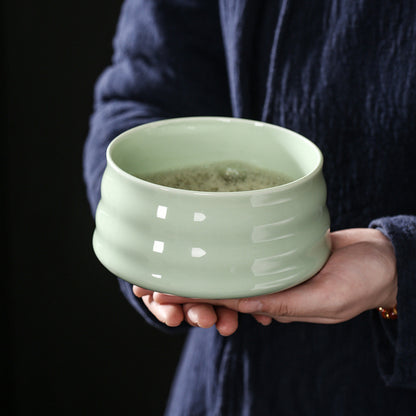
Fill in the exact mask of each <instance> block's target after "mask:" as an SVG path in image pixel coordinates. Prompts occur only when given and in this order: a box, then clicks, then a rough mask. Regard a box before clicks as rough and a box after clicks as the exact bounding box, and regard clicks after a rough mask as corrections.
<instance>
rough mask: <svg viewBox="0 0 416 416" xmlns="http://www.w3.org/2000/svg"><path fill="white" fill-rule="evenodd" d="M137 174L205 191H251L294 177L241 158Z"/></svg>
mask: <svg viewBox="0 0 416 416" xmlns="http://www.w3.org/2000/svg"><path fill="white" fill-rule="evenodd" d="M137 176H138V177H140V178H141V179H144V180H146V181H148V182H152V183H156V184H159V185H164V186H169V187H171V188H178V189H188V190H191V191H203V192H236V191H251V190H255V189H263V188H271V187H273V186H278V185H283V184H285V183H288V182H291V181H292V179H291V178H289V177H288V176H287V175H285V174H282V173H280V172H276V171H272V170H266V169H263V168H259V167H257V166H254V165H251V164H249V163H245V162H239V161H224V162H216V163H210V164H206V165H201V166H194V167H188V168H183V169H175V170H169V171H164V172H157V173H153V174H151V175H140V176H139V175H137Z"/></svg>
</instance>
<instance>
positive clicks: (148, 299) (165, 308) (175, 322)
mask: <svg viewBox="0 0 416 416" xmlns="http://www.w3.org/2000/svg"><path fill="white" fill-rule="evenodd" d="M142 300H143V303H144V304H145V305H146V307H147V308H148V309H149V311H150V312H151V313H152V314H153V315H154V316H155V317H156V318H157V319H158V320H159V321H160V322H162V323H164V324H166V325H167V326H170V327H175V326H179V325H180V324H181V323H182V321H183V320H184V313H183V310H182V306H181V305H161V304H160V303H158V302H155V301H154V299H153V296H152V295H145V296H142Z"/></svg>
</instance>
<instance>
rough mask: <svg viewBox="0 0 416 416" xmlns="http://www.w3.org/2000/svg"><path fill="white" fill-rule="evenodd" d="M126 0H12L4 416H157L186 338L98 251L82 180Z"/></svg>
mask: <svg viewBox="0 0 416 416" xmlns="http://www.w3.org/2000/svg"><path fill="white" fill-rule="evenodd" d="M121 3H122V2H121V0H117V1H116V0H112V1H108V2H107V1H100V0H89V1H81V0H77V1H75V0H74V1H71V2H60V1H52V0H48V1H45V2H33V1H28V0H24V1H15V0H7V1H4V2H3V4H2V8H3V14H2V16H3V17H2V19H3V24H2V31H3V33H2V40H3V45H2V48H3V51H2V52H3V53H2V56H3V65H2V77H1V80H2V95H3V99H2V107H3V108H2V110H3V111H2V115H3V117H2V119H3V120H4V122H5V131H6V135H7V140H4V141H3V143H4V145H3V150H2V161H3V163H2V169H3V175H2V177H3V184H4V186H3V189H5V193H3V195H6V202H7V204H6V207H7V215H6V217H3V230H2V231H3V233H2V234H3V236H6V237H7V244H6V249H4V248H3V253H5V254H6V263H5V264H6V265H7V266H8V267H7V274H6V277H7V278H5V277H4V276H3V278H2V279H1V281H2V285H3V288H2V289H3V292H4V293H5V294H6V297H5V301H4V302H2V316H3V318H5V322H4V325H3V331H2V332H3V335H4V334H5V335H6V337H4V338H3V339H5V340H6V341H3V342H2V345H3V347H5V348H6V351H5V353H3V364H2V367H3V368H2V371H1V373H2V375H3V376H4V377H5V378H6V386H7V389H5V390H4V389H3V394H4V396H5V397H4V399H2V407H4V408H5V410H7V412H2V414H10V415H14V414H15V415H36V414H42V415H60V416H62V415H74V414H100V413H105V414H123V415H130V414H132V415H133V414H135V415H137V414H139V415H150V416H152V415H161V414H162V412H163V409H164V406H165V400H166V396H167V393H168V390H169V386H170V383H171V381H172V377H173V374H174V369H175V367H176V363H177V360H178V357H179V353H180V349H181V345H182V342H183V339H182V338H181V337H179V336H171V335H166V334H162V333H159V332H158V331H156V330H155V329H153V328H151V327H149V326H147V325H146V324H145V323H144V322H143V320H142V318H141V317H140V316H139V315H138V314H136V312H135V311H134V310H133V308H132V307H131V306H130V305H129V304H128V303H127V301H125V299H124V297H123V296H122V295H121V293H120V292H119V289H118V284H117V282H116V279H115V278H114V277H113V276H112V275H110V273H109V272H107V271H106V270H105V269H104V268H103V267H102V266H101V265H100V264H99V262H98V260H96V258H95V256H94V254H93V251H92V247H91V236H92V232H93V229H94V222H93V218H92V216H91V214H90V211H89V206H88V203H87V200H86V196H85V189H84V183H83V180H82V148H83V144H84V141H85V137H86V135H87V132H88V119H89V116H90V114H91V112H92V100H93V87H94V83H95V81H96V79H97V77H98V76H99V74H100V73H101V71H102V70H103V69H104V68H105V66H106V65H108V64H109V63H110V60H111V54H112V38H113V36H114V32H115V27H116V23H117V19H118V15H119V11H120V7H121ZM3 246H4V245H3ZM5 250H6V251H5Z"/></svg>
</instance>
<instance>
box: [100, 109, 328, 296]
mask: <svg viewBox="0 0 416 416" xmlns="http://www.w3.org/2000/svg"><path fill="white" fill-rule="evenodd" d="M228 160H240V161H243V162H247V163H250V164H253V165H256V166H258V167H262V168H266V169H272V170H276V171H278V172H281V173H285V174H287V175H288V176H290V177H291V178H293V181H292V182H289V183H287V184H284V185H280V186H276V187H273V188H266V189H259V190H254V191H240V192H198V191H189V190H181V189H175V188H169V187H165V186H161V185H156V184H153V183H150V182H147V181H144V180H142V179H139V178H137V177H136V176H135V175H138V176H140V175H147V174H150V173H153V172H157V171H166V170H168V169H177V168H184V167H190V166H195V165H198V164H206V163H211V162H219V161H228ZM322 164H323V157H322V154H321V152H320V150H319V149H318V148H317V147H316V146H315V145H314V144H313V143H312V142H311V141H309V140H307V139H305V138H304V137H302V136H300V135H299V134H297V133H295V132H292V131H290V130H287V129H284V128H281V127H277V126H274V125H270V124H267V123H261V122H257V121H251V120H244V119H236V118H224V117H187V118H177V119H168V120H163V121H158V122H154V123H149V124H145V125H142V126H139V127H136V128H133V129H131V130H128V131H126V132H124V133H123V134H121V135H120V136H119V137H117V138H116V139H114V140H113V141H112V142H111V143H110V145H109V147H108V149H107V167H106V170H105V172H104V175H103V179H102V184H101V201H100V203H99V205H98V208H97V213H96V230H95V232H94V237H93V247H94V251H95V253H96V255H97V257H98V259H99V260H100V261H101V262H102V264H103V265H104V266H105V267H106V268H108V269H109V270H110V271H111V272H112V273H113V274H115V275H116V276H118V277H120V278H122V279H124V280H126V281H128V282H130V283H133V284H135V285H138V286H141V287H144V288H147V289H151V290H155V291H159V292H165V293H171V294H175V295H180V296H188V297H197V298H231V297H233V298H234V297H246V296H254V295H260V294H265V293H270V292H277V291H281V290H284V289H287V288H289V287H292V286H294V285H297V284H299V283H301V282H303V281H305V280H307V279H309V278H310V277H312V276H313V275H315V274H316V273H317V272H318V271H319V270H320V269H321V268H322V266H323V265H324V264H325V262H326V260H327V259H328V256H329V253H330V243H329V215H328V210H327V208H326V185H325V180H324V177H323V174H322Z"/></svg>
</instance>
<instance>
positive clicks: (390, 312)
mask: <svg viewBox="0 0 416 416" xmlns="http://www.w3.org/2000/svg"><path fill="white" fill-rule="evenodd" d="M378 311H379V312H380V313H381V316H382V317H383V318H384V319H390V320H393V321H394V320H395V319H397V306H394V307H393V308H388V309H385V308H382V307H381V306H380V307H379V308H378Z"/></svg>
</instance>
